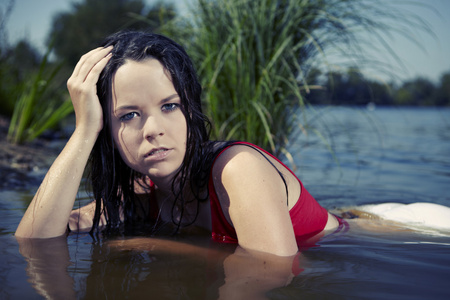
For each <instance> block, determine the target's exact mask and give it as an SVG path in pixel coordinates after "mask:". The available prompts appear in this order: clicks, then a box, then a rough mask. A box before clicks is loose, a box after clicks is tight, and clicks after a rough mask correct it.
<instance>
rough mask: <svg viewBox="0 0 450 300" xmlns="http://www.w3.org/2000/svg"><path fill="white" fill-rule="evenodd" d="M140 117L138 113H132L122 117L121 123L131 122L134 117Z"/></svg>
mask: <svg viewBox="0 0 450 300" xmlns="http://www.w3.org/2000/svg"><path fill="white" fill-rule="evenodd" d="M136 116H138V113H137V112H130V113H127V114H125V115H123V116H121V117H120V121H129V120H131V119H133V118H134V117H136Z"/></svg>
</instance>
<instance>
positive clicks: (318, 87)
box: [305, 69, 450, 106]
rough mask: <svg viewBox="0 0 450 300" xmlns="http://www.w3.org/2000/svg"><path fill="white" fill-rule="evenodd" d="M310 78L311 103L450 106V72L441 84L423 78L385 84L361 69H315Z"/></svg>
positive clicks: (444, 76)
mask: <svg viewBox="0 0 450 300" xmlns="http://www.w3.org/2000/svg"><path fill="white" fill-rule="evenodd" d="M308 81H309V84H310V85H311V86H312V87H313V88H312V89H311V91H310V93H307V94H306V95H305V98H306V99H307V101H308V102H309V103H311V104H321V105H366V104H367V103H369V102H372V103H375V104H377V105H410V106H450V71H449V72H446V73H444V74H443V75H442V76H441V78H440V80H439V82H437V83H434V82H432V81H431V80H429V79H426V78H421V77H419V78H416V79H412V80H408V81H405V82H403V83H401V84H394V83H383V82H380V81H375V80H370V79H368V78H365V77H364V76H363V75H362V74H361V73H360V72H359V71H358V70H357V69H348V70H347V72H344V73H342V72H339V73H338V72H330V73H328V74H325V75H324V74H321V73H320V72H318V71H314V72H312V73H311V74H310V76H309V79H308Z"/></svg>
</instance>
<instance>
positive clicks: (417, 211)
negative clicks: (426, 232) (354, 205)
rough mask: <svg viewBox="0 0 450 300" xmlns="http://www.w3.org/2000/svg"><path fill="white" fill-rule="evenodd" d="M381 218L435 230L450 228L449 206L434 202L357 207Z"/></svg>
mask: <svg viewBox="0 0 450 300" xmlns="http://www.w3.org/2000/svg"><path fill="white" fill-rule="evenodd" d="M358 210H361V211H364V212H367V213H370V214H374V215H377V216H379V217H381V218H383V219H386V220H390V221H395V222H398V223H403V224H407V225H411V226H420V227H426V228H432V229H437V230H450V207H447V206H443V205H440V204H434V203H425V202H418V203H411V204H402V203H383V204H369V205H363V206H360V207H358Z"/></svg>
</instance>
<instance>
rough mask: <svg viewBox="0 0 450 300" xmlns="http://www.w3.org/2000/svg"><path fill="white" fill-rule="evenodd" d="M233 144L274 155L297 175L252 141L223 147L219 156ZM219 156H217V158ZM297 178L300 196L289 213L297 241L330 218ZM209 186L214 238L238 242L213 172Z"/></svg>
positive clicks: (313, 231)
mask: <svg viewBox="0 0 450 300" xmlns="http://www.w3.org/2000/svg"><path fill="white" fill-rule="evenodd" d="M233 145H247V146H250V147H252V148H255V149H258V150H260V151H262V152H264V153H265V154H266V155H269V156H270V157H273V158H274V159H275V160H277V161H278V162H279V163H280V164H282V165H283V166H284V167H285V168H286V169H288V170H289V171H290V172H291V173H292V174H293V175H294V176H295V174H294V172H292V171H291V170H290V169H289V168H288V167H287V166H286V165H284V164H283V163H282V162H281V161H280V160H278V159H277V158H276V157H274V156H273V155H271V154H270V153H268V152H267V151H265V150H263V149H261V148H259V147H258V146H255V145H253V144H250V143H245V142H236V143H233V144H231V145H230V146H228V147H226V148H225V149H223V150H222V152H220V153H219V155H217V157H219V156H220V155H221V154H222V153H223V152H224V151H225V150H226V149H228V148H229V147H232V146H233ZM217 157H216V158H215V159H216V160H217ZM214 162H215V161H214ZM213 165H214V164H213ZM211 173H212V167H211ZM295 178H297V176H295ZM297 180H298V182H299V183H300V187H301V193H300V198H299V199H298V201H297V203H296V204H295V205H294V207H292V209H291V210H290V211H289V214H290V216H291V221H292V225H293V227H294V233H295V237H296V239H297V242H301V241H304V240H306V239H308V238H310V237H312V236H314V235H316V234H317V233H319V232H321V231H322V230H323V229H324V228H325V225H326V224H327V220H328V212H327V211H326V209H324V208H323V207H322V206H320V205H319V203H317V201H316V200H315V199H314V198H313V197H312V196H311V195H310V194H309V193H308V191H307V190H306V189H305V188H304V187H303V184H302V182H301V181H300V180H299V179H298V178H297ZM208 188H209V194H210V195H209V197H210V200H211V201H210V203H211V219H212V238H213V240H215V241H218V242H223V243H237V242H238V240H237V235H236V231H235V230H234V228H233V226H231V224H230V223H228V221H227V219H226V218H225V216H224V214H223V211H222V208H221V206H220V202H219V199H218V197H217V193H216V190H215V188H214V181H213V176H212V174H211V176H210V179H209V183H208Z"/></svg>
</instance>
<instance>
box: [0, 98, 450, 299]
mask: <svg viewBox="0 0 450 300" xmlns="http://www.w3.org/2000/svg"><path fill="white" fill-rule="evenodd" d="M312 121H313V122H312V123H311V125H313V126H315V127H316V128H317V129H318V130H320V132H321V133H322V136H323V137H324V139H321V138H318V137H317V136H315V135H314V134H313V133H312V131H309V135H308V136H307V137H306V136H304V135H302V136H298V139H297V141H296V144H295V145H291V149H290V150H291V152H292V153H293V154H294V159H295V161H296V163H297V164H298V169H297V174H298V175H299V177H300V178H301V179H302V181H303V182H304V183H305V185H306V186H307V188H308V190H309V191H310V192H311V194H312V195H314V196H315V197H316V198H317V199H318V201H319V202H320V203H322V204H323V205H324V206H325V207H326V208H328V209H335V208H339V207H345V206H358V205H363V204H369V203H385V202H400V203H413V202H433V203H439V204H443V205H447V206H450V201H449V200H450V196H449V195H448V186H450V176H449V175H450V171H449V170H450V155H449V153H450V134H449V132H450V110H449V109H440V110H436V109H384V108H381V109H380V108H378V107H377V108H376V109H375V110H373V111H365V110H362V111H359V110H353V109H348V108H346V109H344V108H341V109H333V110H331V111H327V112H325V113H322V111H321V110H318V113H317V117H316V118H313V120H312ZM325 142H326V143H328V144H329V145H330V146H331V147H332V148H333V149H334V157H333V155H332V154H330V152H329V151H328V150H327V149H326V147H324V143H325ZM32 194H33V191H0V215H1V218H0V245H1V246H0V254H1V257H2V259H1V263H0V298H2V299H42V298H43V297H46V298H49V299H73V298H77V299H123V298H128V299H141V298H155V299H217V298H218V297H219V295H222V296H223V298H228V299H230V298H231V299H239V297H241V298H242V299H254V298H255V295H254V294H253V295H252V296H250V293H257V292H260V291H261V290H268V292H267V294H266V295H267V297H268V298H270V299H303V298H306V299H309V298H333V299H336V298H337V299H340V298H342V299H348V298H357V299H359V298H364V299H393V298H395V299H397V298H401V299H424V298H425V299H448V298H449V296H450V291H448V278H449V275H450V255H449V253H450V237H448V236H437V235H430V234H423V233H419V232H412V231H405V230H397V231H395V230H394V227H389V226H384V228H381V229H380V228H379V230H376V231H374V230H371V229H370V228H367V224H364V223H361V220H358V219H355V220H349V223H350V230H349V231H348V232H346V233H342V234H339V235H335V236H328V237H326V238H324V239H323V240H322V241H320V243H319V244H318V245H317V246H316V247H312V248H309V249H307V250H304V251H302V253H301V254H300V255H299V256H298V257H296V258H295V259H292V260H290V261H286V260H284V261H276V260H274V259H273V258H270V257H258V256H257V255H256V256H255V255H250V254H248V253H245V252H243V251H241V250H240V248H237V249H235V248H234V247H231V248H228V247H221V246H220V247H218V245H215V244H212V243H211V242H210V241H209V239H208V238H207V237H204V236H197V237H189V238H188V237H183V236H180V237H178V238H177V240H173V239H171V240H170V242H168V243H166V241H159V240H158V241H155V240H145V239H141V238H134V239H129V240H127V241H123V240H122V239H114V240H104V239H102V238H101V237H96V238H93V237H92V236H90V235H88V234H71V235H69V236H68V237H67V238H64V237H63V238H59V239H51V240H34V241H33V240H28V241H19V242H20V243H19V242H18V241H17V240H16V239H15V238H14V237H13V236H12V233H13V232H14V231H15V228H16V226H17V224H18V222H19V220H20V218H21V216H22V215H23V212H24V210H25V208H26V207H27V204H28V202H29V201H30V199H31V195H32ZM372 226H373V223H372ZM174 243H175V244H174ZM19 250H20V252H19ZM292 274H295V276H291V275H292ZM225 295H227V297H225ZM230 295H231V296H230Z"/></svg>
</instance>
